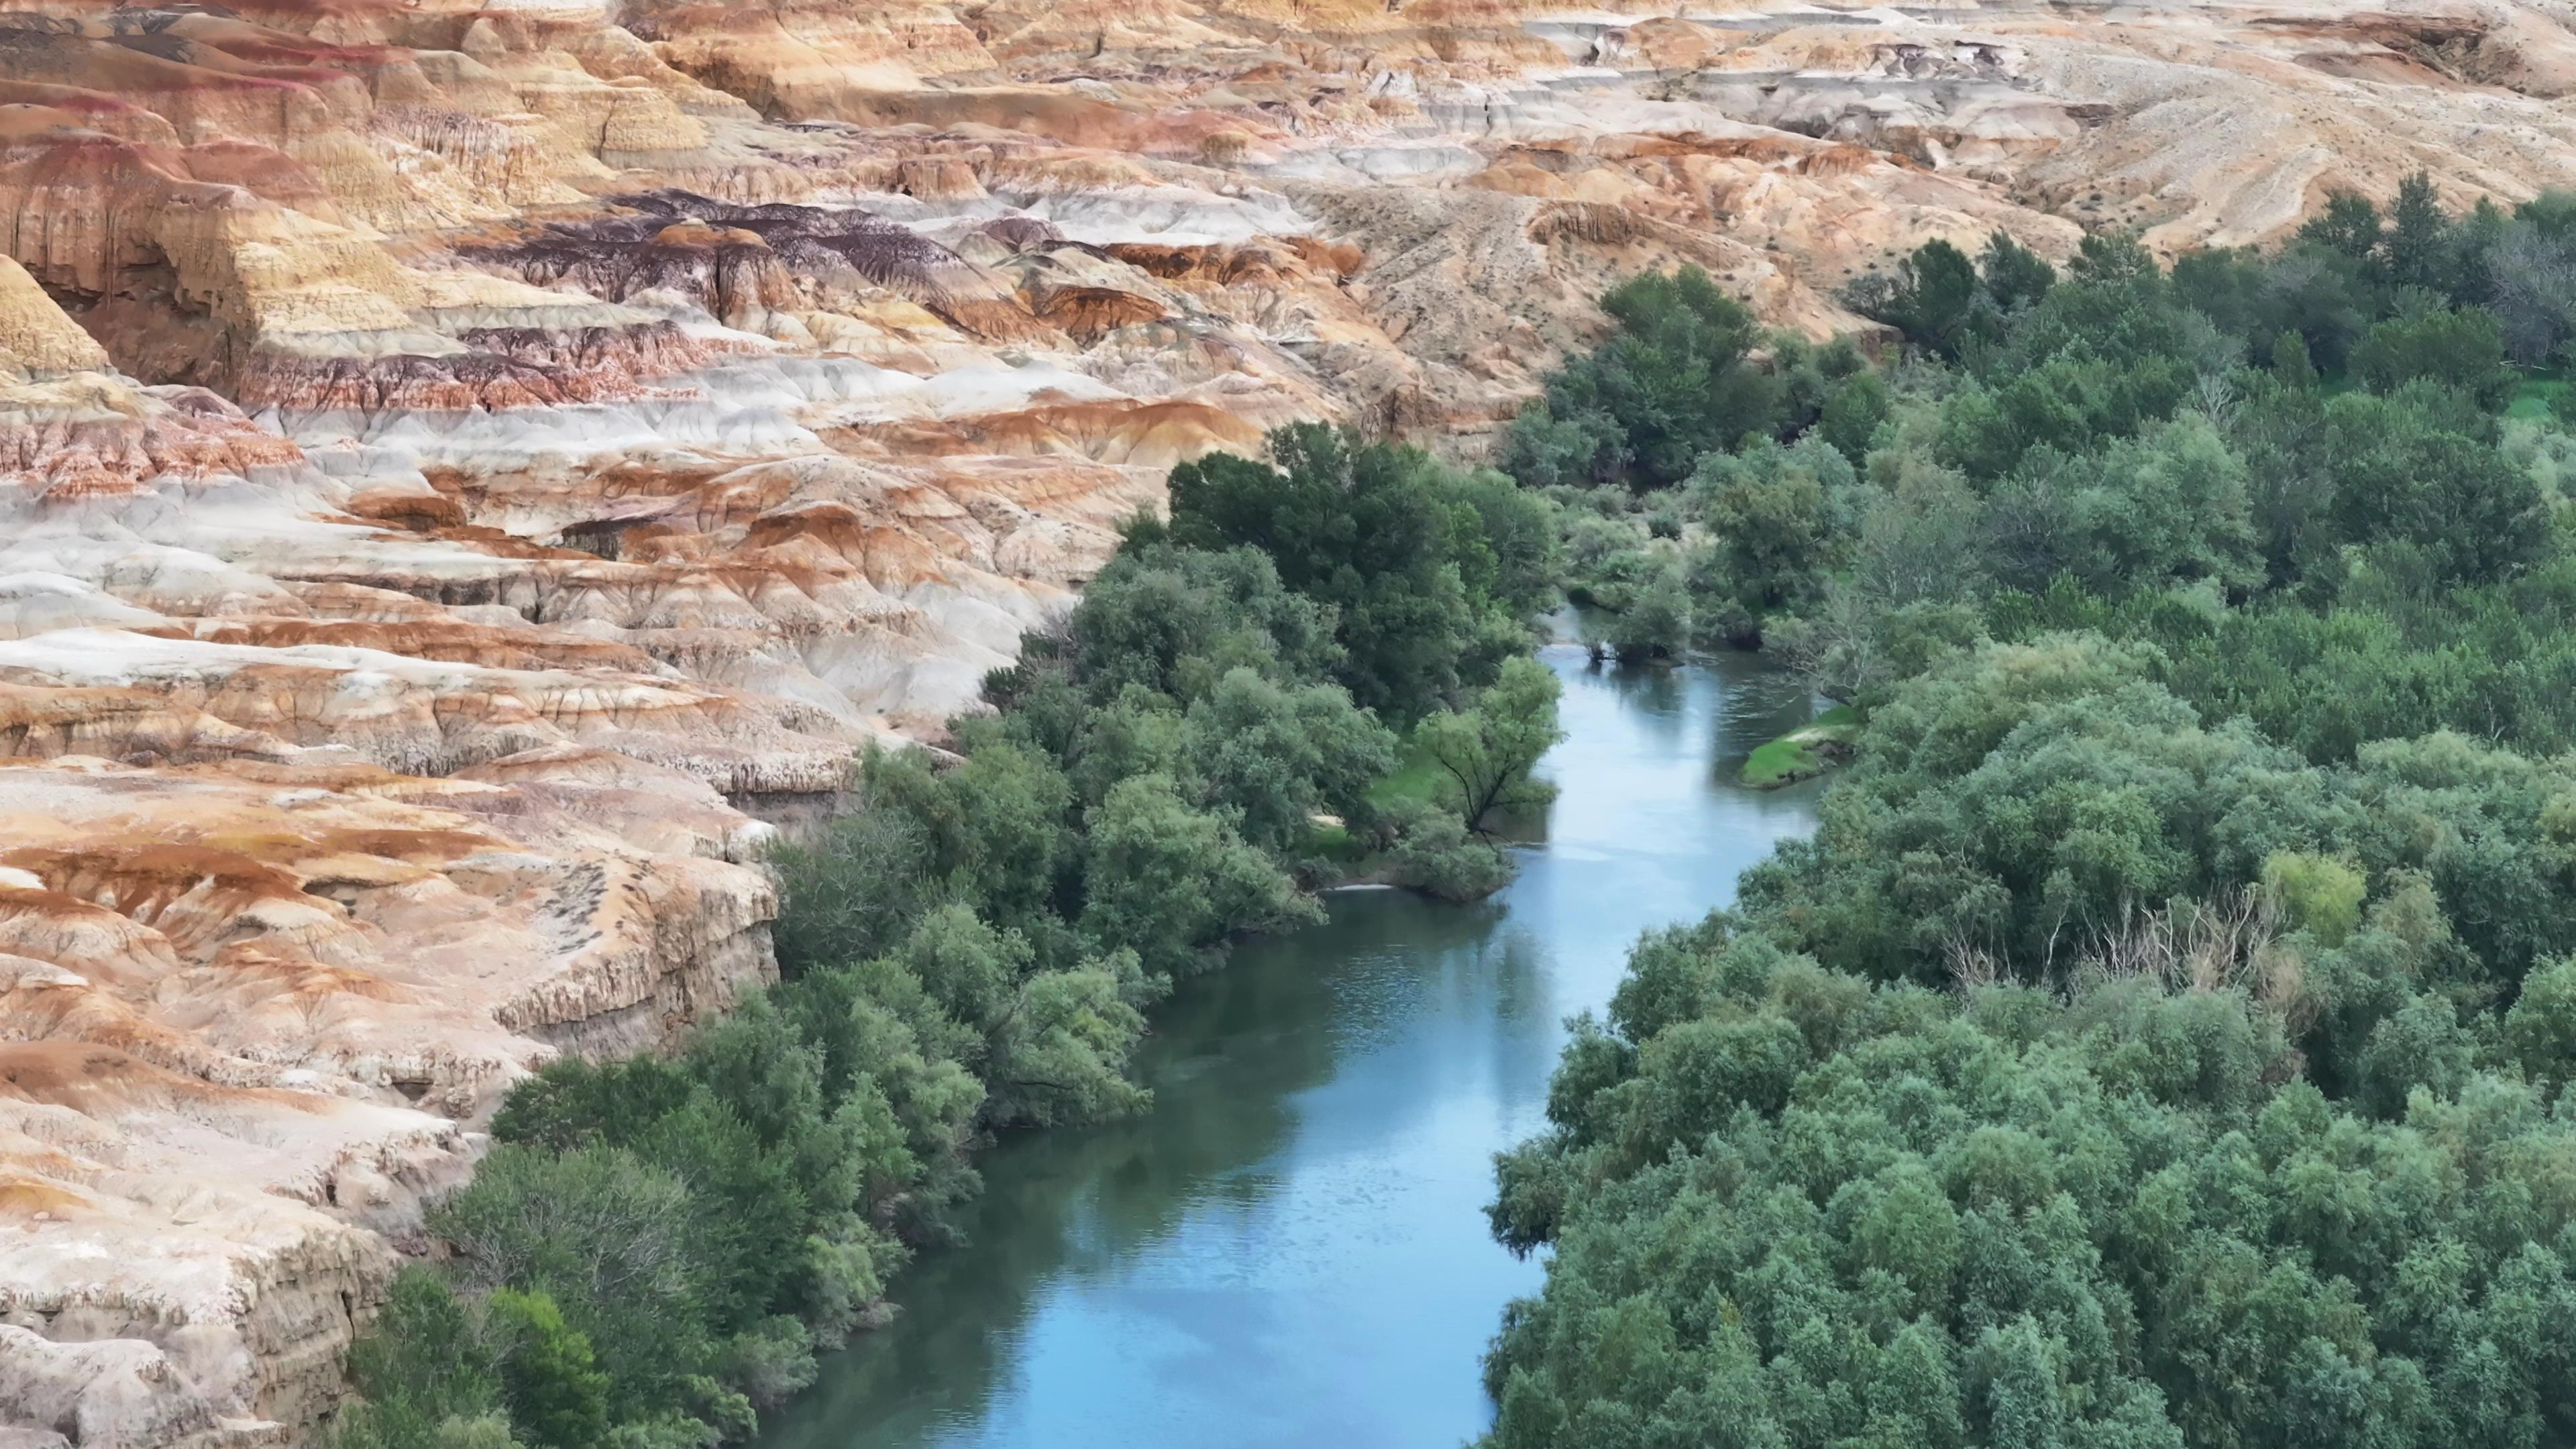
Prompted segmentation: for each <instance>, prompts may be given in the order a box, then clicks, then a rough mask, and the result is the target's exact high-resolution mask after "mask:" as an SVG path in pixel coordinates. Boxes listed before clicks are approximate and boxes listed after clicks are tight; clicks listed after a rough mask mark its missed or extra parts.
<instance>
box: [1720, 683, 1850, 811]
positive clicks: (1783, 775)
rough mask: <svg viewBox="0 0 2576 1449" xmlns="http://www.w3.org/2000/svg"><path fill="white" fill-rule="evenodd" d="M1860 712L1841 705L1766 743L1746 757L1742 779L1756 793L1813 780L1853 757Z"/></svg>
mask: <svg viewBox="0 0 2576 1449" xmlns="http://www.w3.org/2000/svg"><path fill="white" fill-rule="evenodd" d="M1861 724H1862V720H1861V715H1860V711H1859V710H1856V709H1854V708H1852V707H1851V706H1850V705H1847V704H1838V705H1835V706H1834V707H1833V708H1831V709H1828V710H1826V711H1825V712H1824V713H1822V714H1819V715H1817V716H1816V717H1815V718H1814V719H1811V720H1809V721H1807V722H1806V723H1805V724H1802V725H1800V726H1798V727H1797V728H1796V729H1793V730H1790V731H1787V732H1786V733H1784V734H1782V735H1780V736H1779V737H1777V738H1775V739H1771V740H1766V741H1764V742H1763V743H1762V745H1761V746H1759V747H1758V748H1756V749H1755V750H1754V751H1753V753H1752V754H1750V755H1747V756H1745V759H1744V769H1743V771H1742V772H1741V775H1740V777H1739V778H1741V779H1742V780H1743V782H1744V783H1745V784H1747V785H1749V786H1751V787H1753V788H1754V789H1756V790H1777V789H1779V788H1780V787H1782V786H1784V785H1794V784H1797V783H1798V782H1799V781H1801V780H1812V779H1814V778H1816V777H1817V776H1818V775H1821V774H1823V773H1825V772H1826V771H1827V770H1830V769H1832V768H1833V767H1834V766H1836V765H1839V764H1841V763H1842V762H1843V761H1844V760H1846V759H1849V758H1850V757H1851V749H1852V745H1853V743H1854V742H1855V741H1857V740H1858V739H1859V738H1860V730H1861Z"/></svg>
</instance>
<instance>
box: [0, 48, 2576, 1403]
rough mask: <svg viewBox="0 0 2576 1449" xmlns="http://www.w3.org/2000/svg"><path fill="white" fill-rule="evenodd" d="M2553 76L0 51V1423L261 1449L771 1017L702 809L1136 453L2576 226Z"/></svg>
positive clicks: (738, 790)
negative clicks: (483, 1149)
mask: <svg viewBox="0 0 2576 1449" xmlns="http://www.w3.org/2000/svg"><path fill="white" fill-rule="evenodd" d="M0 3H6V0H0ZM612 17H614V18H613V19H612ZM2571 23H2576V5H2570V4H2568V3H2566V0H2529V3H2506V0H2406V3H2403V4H2400V5H2397V6H2394V7H2391V8H2387V9H2358V8H2354V7H2351V6H2345V5H2329V4H2325V3H2319V0H2290V3H2285V4H2281V5H2276V6H2266V5H2225V4H2221V5H2207V6H2198V7H2184V6H2178V5H2143V6H2137V7H2109V8H2085V7H2081V6H2064V5H2059V6H2050V7H2045V8H2043V7H2038V6H2035V5H2033V6H2019V5H2002V6H1995V7H1977V6H1973V5H1969V6H1956V7H1943V6H1932V7H1912V8H1906V9H1901V10H1900V9H1876V10H1841V9H1829V8H1825V7H1824V6H1823V5H1821V4H1809V3H1801V0H1781V3H1777V4H1768V3H1763V0H1743V3H1737V0H1715V3H1702V0H1688V3H1685V4H1684V5H1683V7H1682V9H1681V12H1680V13H1679V14H1678V15H1654V16H1648V15H1642V14H1624V13H1612V12H1597V13H1595V12H1584V13H1567V12H1563V11H1561V10H1552V9H1547V8H1544V7H1537V6H1529V5H1524V4H1521V3H1518V0H1372V3H1367V4H1361V3H1345V0H1215V3H1213V4H1212V5H1211V6H1210V7H1209V8H1204V9H1203V8H1197V7H1195V6H1191V5H1185V4H1181V3H1177V0H1123V3H1118V4H1102V3H1098V0H1044V3H1040V0H970V3H960V4H954V5H951V4H940V3H932V0H880V3H870V4H859V3H853V0H747V3H740V4H725V5H710V4H702V3H697V0H623V3H621V4H619V5H616V6H611V7H603V6H599V5H591V4H583V3H562V4H550V3H545V0H503V3H496V4H492V5H490V6H488V7H482V8H478V7H476V6H475V5H472V4H469V3H463V0H401V3H397V0H277V3H273V4H266V5H259V4H254V5H247V6H244V7H242V8H240V9H237V10H223V9H216V8H211V7H205V8H200V7H182V8H172V9H159V10H142V9H134V10H117V9H109V8H106V7H104V6H97V5H86V4H77V3H52V4H40V5H39V6H38V7H37V8H34V9H27V10H20V11H15V12H10V13H0V1423H8V1424H14V1425H19V1426H24V1431H25V1432H20V1433H15V1434H14V1435H13V1434H12V1433H11V1431H7V1430H0V1441H5V1442H6V1443H7V1444H9V1445H13V1446H14V1445H18V1444H20V1443H22V1442H23V1443H24V1444H25V1445H27V1446H29V1449H34V1446H39V1445H44V1444H50V1443H53V1442H55V1441H56V1439H57V1437H59V1438H60V1439H62V1440H67V1441H69V1442H71V1443H77V1444H83V1445H99V1446H110V1445H157V1444H173V1443H189V1444H206V1445H213V1444H219V1443H246V1442H253V1441H257V1442H277V1441H287V1442H295V1441H301V1440H304V1439H307V1438H309V1437H310V1436H311V1435H312V1433H313V1432H314V1430H315V1428H316V1426H317V1425H318V1424H320V1423H321V1422H322V1421H323V1420H324V1418H325V1417H326V1416H327V1414H328V1413H329V1411H330V1408H331V1406H332V1404H333V1402H334V1399H335V1397H336V1395H337V1393H338V1390H339V1383H340V1374H341V1362H342V1355H343V1351H344V1350H345V1348H346V1346H347V1344H348V1342H349V1339H350V1336H351V1334H352V1333H353V1331H354V1330H355V1328H356V1326H357V1325H358V1324H360V1323H362V1322H363V1321H364V1319H365V1317H366V1315H367V1314H368V1313H369V1312H370V1311H371V1309H372V1307H373V1304H374V1302H375V1301H376V1299H377V1298H378V1297H379V1296H380V1294H381V1292H382V1288H383V1284H384V1282H385V1280H386V1278H387V1276H388V1274H389V1272H390V1271H391V1266H392V1263H393V1262H394V1254H395V1246H396V1245H397V1244H399V1243H400V1242H401V1241H402V1239H403V1236H404V1234H406V1233H407V1232H413V1231H416V1227H417V1211H418V1204H419V1202H420V1200H421V1198H422V1196H423V1195H424V1194H425V1193H429V1192H433V1191H435V1190H437V1189H439V1188H441V1187H442V1186H444V1185H446V1184H448V1183H451V1182H453V1181H455V1180H456V1179H458V1178H459V1177H460V1176H461V1175H462V1174H463V1173H465V1172H466V1171H468V1170H469V1169H470V1164H471V1162H472V1159H473V1156H474V1154H475V1151H476V1149H477V1144H478V1141H479V1139H478V1137H477V1136H476V1133H475V1130H474V1129H475V1128H476V1127H477V1126H478V1125H479V1124H480V1123H481V1122H482V1121H483V1120H484V1119H485V1118H486V1117H487V1115H488V1113H489V1111H490V1109H491V1108H492V1106H493V1104H494V1102H495V1101H496V1099H497V1097H498V1096H499V1094H500V1093H501V1092H502V1091H503V1090H504V1089H506V1087H507V1086H508V1085H509V1084H510V1083H511V1082H512V1081H514V1080H515V1079H517V1078H518V1077H519V1076H521V1075H523V1074H524V1073H526V1072H527V1071H529V1070H530V1069H531V1068H532V1067H534V1066H535V1065H537V1064H539V1063H541V1062H542V1061H544V1060H545V1059H546V1058H547V1057H548V1056H550V1055H551V1054H553V1053H555V1052H559V1051H566V1050H573V1051H601V1052H611V1051H633V1050H642V1049H649V1048H651V1047H653V1046H655V1045H656V1044H658V1043H660V1042H662V1041H664V1040H665V1039H667V1037H668V1036H669V1035H670V1033H671V1032H673V1031H674V1030H675V1029H677V1028H679V1027H681V1026H683V1025H685V1024H686V1023H687V1022H689V1021H690V1020H692V1019H694V1018H695V1017H697V1016H698V1015H700V1014H702V1013H705V1012H708V1011H714V1010H721V1009H722V1008H723V1007H724V1006H725V1005H726V1003H727V1002H729V1001H730V1000H731V999H732V998H733V996H734V995H735V994H736V993H737V992H739V991H741V990H743V989H745V988H746V987H748V986H750V985H753V984H756V983H758V982H760V981H762V980H764V979H766V978H767V977H769V976H770V975H771V974H772V973H773V972H774V966H773V964H772V960H771V956H770V951H769V945H768V937H767V921H768V918H769V916H770V915H771V913H772V910H773V907H774V902H773V900H772V895H771V889H770V885H769V883H768V881H767V879H766V877H765V876H764V875H763V874H762V872H761V871H760V870H759V868H758V866H757V858H758V854H759V851H760V849H761V847H762V844H763V842H764V840H765V839H766V838H767V837H768V835H769V834H770V833H771V827H770V826H768V825H766V824H763V823H761V818H755V817H763V818H780V817H781V816H782V814H783V813H784V814H792V813H794V812H796V811H797V810H798V809H799V808H800V803H801V804H805V805H810V804H812V803H814V802H817V801H819V800H820V799H821V798H822V797H824V796H825V795H827V794H828V793H829V792H830V791H831V790H832V789H833V787H834V786H835V785H836V783H837V782H838V781H839V780H840V779H841V778H842V777H843V775H844V773H845V771H846V769H847V767H848V765H849V762H850V760H851V758H852V756H853V753H854V752H855V751H857V750H860V749H862V748H864V747H865V745H866V744H867V743H868V742H869V741H870V740H872V739H877V738H880V737H886V736H900V735H908V736H912V737H930V736H934V735H935V734H936V731H937V729H938V722H939V721H940V720H941V719H943V718H945V717H946V716H947V715H948V714H949V713H951V712H953V711H954V710H956V709H958V708H960V707H962V706H965V705H966V704H968V703H969V702H970V701H971V699H972V698H973V696H974V693H975V690H976V683H977V680H978V679H979V678H980V677H981V675H982V673H983V671H985V670H986V669H988V668H990V667H992V666H994V665H996V664H999V663H1002V662H1003V661H1005V660H1006V659H1007V658H1008V657H1009V655H1010V652H1011V651H1012V649H1013V648H1014V647H1015V643H1016V640H1017V638H1018V636H1019V634H1020V632H1021V630H1023V629H1024V628H1026V627H1028V626H1030V625H1032V624H1036V623H1039V622H1041V621H1043V620H1045V619H1047V618H1048V617H1050V616H1051V615H1053V614H1055V613H1057V612H1059V611H1061V610H1062V609H1063V608H1064V607H1065V606H1066V605H1067V603H1068V602H1069V601H1070V599H1071V597H1072V593H1073V590H1074V589H1076V588H1077V587H1078V586H1079V584H1080V583H1081V582H1082V580H1083V579H1084V578H1086V577H1087V576H1088V574H1089V573H1090V572H1091V571H1092V570H1093V569H1094V568H1096V567H1097V566H1098V564H1099V562H1100V560H1101V559H1102V558H1103V557H1104V556H1105V555H1106V554H1107V552H1108V551H1109V549H1110V548H1111V547H1112V545H1113V544H1114V541H1115V535H1114V531H1113V530H1114V526H1115V524H1116V522H1117V521H1118V520H1119V519H1120V518H1121V517H1123V516H1125V515H1127V514H1129V513H1131V512H1133V511H1134V510H1136V509H1138V508H1140V507H1150V506H1153V505H1155V504H1156V503H1158V502H1159V500H1160V496H1161V487H1162V483H1161V480H1162V475H1163V473H1164V471H1165V470H1166V469H1168V467H1169V466H1170V465H1171V464H1172V463H1173V462H1174V461H1176V460H1179V459H1183V458H1187V457H1190V456H1193V455H1195V454H1197V453H1200V452H1203V451H1206V450H1208V449H1210V448H1214V447H1235V448H1243V447H1249V446H1253V445H1255V444H1257V442H1258V439H1259V436H1260V434H1261V432H1262V431H1263V430H1264V429H1266V428H1268V427H1270V426H1272V425H1275V424H1277V423H1279V422H1282V421H1286V420H1289V419H1293V418H1303V417H1332V418H1343V419H1348V420H1351V421H1354V422H1358V423H1361V424H1363V425H1367V426H1371V427H1378V428H1393V429H1400V430H1403V431H1405V432H1407V433H1409V434H1411V435H1413V436H1415V437H1417V438H1420V439H1423V440H1425V441H1430V442H1433V443H1436V444H1438V445H1440V446H1443V447H1446V448H1449V449H1451V450H1453V451H1457V452H1461V453H1466V454H1469V455H1472V454H1474V453H1475V452H1476V451H1477V450H1478V449H1479V448H1480V447H1482V446H1484V445H1485V444H1486V443H1487V442H1488V441H1489V440H1490V438H1491V436H1492V433H1493V430H1494V428H1495V425H1496V423H1497V422H1498V421H1499V420H1501V419H1504V418H1507V417H1508V416H1509V415H1510V414H1511V412H1512V410H1513V409H1514V408H1515V407H1516V406H1517V405H1518V403H1519V402H1520V401H1521V400H1522V399H1524V398H1525V397H1527V396H1528V395H1529V394H1530V393H1531V392H1532V390H1533V389H1534V387H1535V381H1536V378H1537V376H1538V374H1539V373H1540V372H1541V371H1543V370H1544V368H1545V367H1546V366H1547V365H1548V363H1549V362H1550V361H1551V360H1552V359H1553V357H1554V356H1555V355H1556V354H1557V353H1558V352H1559V351H1560V350H1562V349H1563V348H1565V347H1567V346H1569V345H1572V344H1575V343H1577V342H1579V341H1581V340H1582V339H1583V338H1584V337H1585V336H1586V335H1587V334H1588V333H1589V332H1590V331H1591V330H1592V329H1594V328H1595V327H1597V326H1598V325H1599V322H1600V318H1599V317H1598V315H1597V314H1596V313H1595V312H1594V310H1593V308H1592V306H1591V303H1590V300H1589V299H1590V298H1592V297H1593V296H1594V295H1596V294H1597V293H1598V291H1599V290H1600V289H1601V287H1602V286H1603V285H1604V284H1605V283H1607V282H1608V281H1609V280H1611V279H1613V278H1615V277H1617V276H1620V275H1623V274H1626V273H1629V272H1633V271H1635V270H1638V269H1642V268H1648V267H1664V266H1670V265H1672V264H1674V263H1677V262H1684V261H1689V262H1696V263H1699V264H1701V265H1703V266H1705V267H1707V268H1708V269H1709V270H1710V271H1711V272H1712V273H1714V274H1716V275H1717V276H1718V277H1719V278H1721V279H1722V280H1723V281H1724V282H1725V283H1726V284H1727V285H1728V286H1730V287H1732V288H1733V289H1735V290H1736V291H1738V292H1739V293H1740V294H1741V295H1743V296H1745V297H1746V298H1747V299H1749V300H1750V301H1751V302H1752V303H1753V304H1754V305H1755V306H1756V307H1758V308H1759V309H1760V310H1761V311H1762V312H1763V313H1764V314H1765V315H1766V316H1767V317H1769V318H1770V319H1771V320H1773V321H1775V322H1777V323H1779V324H1781V325H1784V326H1789V327H1795V328H1799V329H1802V330H1804V331H1806V332H1808V333H1811V334H1815V335H1824V334H1827V333H1830V332H1833V331H1836V330H1841V329H1846V328H1850V327H1854V326H1857V325H1859V323H1858V321H1857V319H1854V318H1851V317H1849V316H1847V315H1845V314H1843V313H1842V312H1840V311H1839V310H1838V309H1837V308H1836V307H1835V305H1834V304H1833V302H1832V301H1831V297H1832V295H1833V291H1834V288H1835V287H1836V286H1837V285H1838V284H1839V283H1841V282H1842V281H1844V280H1845V279H1847V278H1848V277H1850V276H1851V275H1852V274H1854V273H1855V272H1857V271H1859V270H1862V269H1866V268H1868V267H1871V266H1874V265H1878V264H1880V263H1882V262H1884V261H1886V260H1887V259H1889V258H1890V257H1892V256H1893V255H1895V254H1896V253H1898V252H1900V251H1902V250H1905V249H1908V248H1911V247H1912V246H1915V245H1917V244H1919V243H1921V242H1922V241H1924V240H1926V239H1928V238H1930V237H1932V236H1947V237H1950V238H1952V239H1954V240H1958V241H1961V242H1964V243H1968V244H1971V245H1973V244H1976V243H1978V242H1981V241H1982V240H1983V238H1984V236H1985V235H1986V234H1987V233H1988V232H1990V231H1992V230H1994V229H1996V228H2002V229H2004V230H2007V231H2009V232H2011V233H2013V234H2014V235H2016V236H2018V237H2019V238H2020V239H2022V240H2023V241H2024V242H2026V243H2028V244H2030V245H2033V246H2036V247H2038V248H2040V249H2041V250H2042V251H2044V252H2048V253H2051V254H2063V253H2064V252H2065V251H2066V250H2068V249H2069V248H2071V247H2072V245H2073V244H2074V242H2075V240H2076V239H2077V238H2078V236H2079V235H2080V234H2081V231H2082V229H2083V227H2085V226H2088V225H2117V226H2127V227H2134V228H2138V229H2140V230H2142V231H2144V232H2145V234H2146V236H2147V238H2148V239H2149V241H2150V242H2151V243H2152V244H2154V245H2155V246H2157V247H2159V248H2161V249H2163V250H2166V251H2168V252H2170V251H2175V250H2183V249H2189V248H2193V247H2199V246H2206V245H2240V244H2250V243H2260V242H2264V241H2267V240H2271V239H2275V238H2278V237H2279V236H2281V235H2282V234H2284V233H2285V232H2287V231H2288V230H2289V229H2291V228H2292V227H2294V226H2295V225H2296V224H2297V223H2298V221H2299V220H2300V219H2301V218H2302V217H2303V216H2304V215H2306V214H2307V213H2308V212H2310V211H2311V210H2312V209H2313V208H2315V207H2316V206H2317V205H2318V204H2319V203H2320V202H2321V201H2322V200H2323V199H2324V197H2325V195H2326V194H2327V193H2328V192H2329V191H2330V190H2331V189H2333V188H2336V187H2353V188H2357V189H2360V190H2362V191H2365V192H2369V193H2372V194H2375V195H2379V196H2382V197H2385V196H2386V195H2387V194H2389V193H2390V192H2392V191H2393V190H2394V188H2395V186H2396V183H2397V181H2398V179H2399V178H2400V177H2402V176H2404V175H2406V174H2407V173H2410V172H2412V171H2414V170H2416V169H2418V168H2423V169H2426V170H2429V171H2430V172H2431V173H2432V175H2433V176H2434V178H2435V180H2436V181H2437V182H2438V184H2439V186H2440V188H2441V190H2442V192H2443V193H2444V197H2445V199H2446V200H2447V201H2448V202H2450V203H2452V204H2453V205H2465V204H2466V203H2468V202H2470V201H2472V200H2475V199H2476V198H2478V197H2480V196H2492V197H2495V198H2497V199H2499V200H2502V201H2506V202H2512V201H2516V200H2520V199H2523V198H2525V197H2528V196H2530V195H2532V194H2534V193H2535V192H2537V191H2538V190H2540V189H2542V188H2544V187H2549V186H2555V185H2569V184H2576V111H2571V110H2569V109H2568V101H2567V99H2566V98H2568V97H2570V96H2576V35H2571V32H2570V29H2569V26H2570V24H2571Z"/></svg>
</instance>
